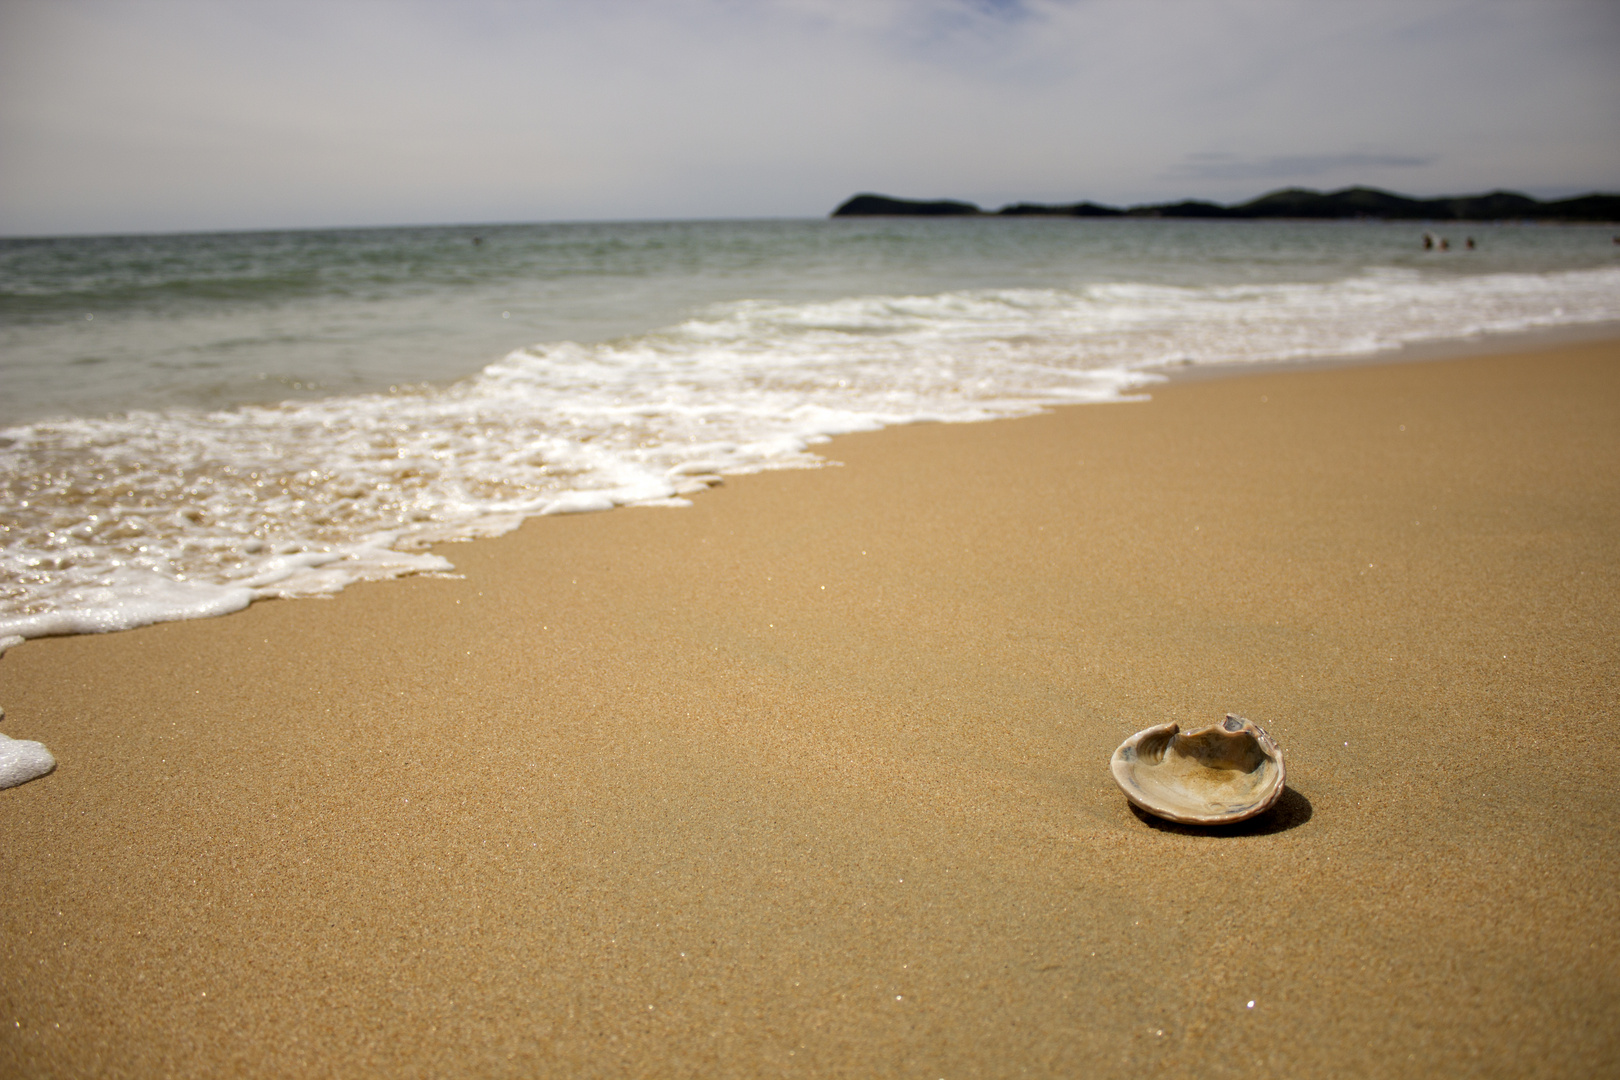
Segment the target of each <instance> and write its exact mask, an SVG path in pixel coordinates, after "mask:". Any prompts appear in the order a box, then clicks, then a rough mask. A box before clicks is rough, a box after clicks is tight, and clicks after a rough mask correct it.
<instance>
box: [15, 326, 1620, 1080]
mask: <svg viewBox="0 0 1620 1080" xmlns="http://www.w3.org/2000/svg"><path fill="white" fill-rule="evenodd" d="M1222 374H1226V375H1230V376H1232V377H1229V378H1220V379H1203V378H1192V379H1182V378H1173V379H1172V380H1171V381H1170V382H1168V383H1164V384H1159V385H1156V386H1155V387H1154V388H1153V389H1152V397H1151V400H1148V401H1144V402H1140V403H1137V404H1135V405H1134V406H1133V407H1131V408H1106V409H1104V408H1096V407H1094V406H1079V405H1076V406H1068V407H1064V408H1059V409H1053V410H1050V411H1048V412H1045V413H1041V414H1038V415H1034V416H1029V417H1023V418H1017V419H1010V420H998V421H989V422H985V423H978V424H915V425H905V426H900V427H895V428H889V429H885V430H882V431H877V432H871V433H863V434H855V435H847V436H841V437H838V438H836V439H834V440H833V441H832V442H831V443H829V444H826V445H824V446H821V447H818V448H817V452H818V453H819V454H821V455H822V456H824V457H828V458H830V459H832V460H834V461H836V462H838V466H837V467H825V468H821V469H812V470H781V471H768V472H764V473H759V474H753V475H744V476H736V477H729V478H727V480H726V482H725V483H724V485H722V486H720V487H718V488H715V489H712V490H710V491H708V492H706V493H702V494H699V495H698V496H697V497H696V498H695V499H694V505H693V506H691V507H687V508H683V509H681V510H679V511H675V512H670V511H667V510H661V509H653V508H635V507H626V508H620V509H619V510H617V511H615V512H614V513H610V514H609V513H598V514H582V515H562V516H554V517H545V518H534V519H530V520H529V521H527V522H525V523H524V524H523V525H522V526H521V527H520V528H519V529H517V530H515V531H514V532H512V533H508V534H506V535H504V536H501V537H496V538H492V539H485V540H476V541H468V542H459V543H455V544H447V545H443V546H440V547H436V548H434V549H433V550H435V551H438V552H440V553H443V554H446V555H448V556H449V557H450V558H451V560H452V561H453V562H454V563H455V564H456V567H457V575H458V576H457V577H456V578H454V579H451V578H429V577H416V578H406V579H400V580H394V581H386V582H376V583H369V584H359V585H354V586H350V587H349V588H348V589H346V590H344V591H343V592H342V593H340V594H338V595H336V596H335V597H333V598H332V599H330V600H326V601H320V602H317V601H314V600H299V601H293V602H274V601H270V602H260V603H256V604H254V605H252V606H250V607H249V608H247V609H246V610H244V611H241V612H238V613H236V614H233V615H227V616H223V617H220V618H216V619H209V620H200V621H189V622H174V623H162V624H157V625H153V626H149V627H144V628H141V629H137V630H131V631H123V632H119V633H115V634H108V635H91V636H79V637H66V638H42V639H35V640H31V641H28V642H26V643H25V644H23V645H21V646H17V647H15V648H14V649H12V650H11V651H10V652H8V653H7V654H5V656H4V657H3V659H0V704H3V705H4V706H5V708H6V714H5V719H4V721H3V725H4V727H3V730H4V732H5V733H6V734H8V735H11V736H13V737H18V738H28V739H38V740H40V741H42V742H44V744H45V745H46V746H47V747H49V748H50V749H51V750H52V751H53V752H54V753H55V754H56V756H57V759H58V762H59V765H58V768H57V770H56V772H55V773H53V774H51V775H50V776H47V777H44V778H42V779H40V780H36V781H33V782H31V783H28V784H25V785H23V786H21V787H18V788H14V789H10V790H7V791H3V792H0V829H3V830H4V834H5V836H6V837H7V842H6V844H5V846H4V848H3V849H0V877H3V880H5V881H7V882H8V888H7V896H8V903H7V904H6V905H4V908H3V910H0V987H3V989H0V1071H8V1072H15V1073H19V1074H29V1075H40V1076H57V1075H62V1076H67V1075H74V1076H97V1075H120V1074H128V1073H135V1074H157V1073H171V1074H174V1075H198V1076H202V1075H209V1074H217V1073H220V1072H224V1071H232V1072H235V1073H238V1074H243V1075H264V1076H270V1075H294V1074H300V1075H301V1074H311V1075H326V1074H332V1075H353V1074H357V1073H372V1074H375V1073H387V1074H403V1075H446V1074H472V1075H490V1076H506V1075H510V1076H534V1075H557V1076H563V1075H569V1076H586V1075H657V1076H685V1075H692V1076H697V1075H703V1076H732V1075H735V1076H757V1075H761V1074H762V1073H766V1072H770V1073H784V1074H787V1075H806V1076H811V1075H833V1076H874V1075H922V1074H923V1073H924V1072H925V1071H926V1072H928V1073H931V1074H932V1075H935V1076H951V1075H986V1076H997V1075H1012V1074H1015V1073H1019V1072H1021V1071H1028V1072H1029V1073H1033V1074H1036V1075H1076V1074H1089V1075H1098V1076H1127V1075H1141V1074H1143V1073H1147V1074H1150V1075H1155V1074H1168V1075H1181V1074H1193V1075H1207V1076H1217V1077H1219V1076H1227V1075H1231V1076H1239V1075H1252V1073H1253V1072H1254V1071H1255V1070H1256V1069H1258V1070H1259V1071H1261V1072H1264V1073H1271V1074H1287V1075H1293V1076H1301V1077H1315V1076H1323V1077H1327V1076H1343V1075H1385V1076H1413V1077H1417V1076H1427V1075H1434V1074H1442V1075H1444V1074H1452V1075H1455V1074H1462V1073H1480V1072H1484V1073H1487V1074H1492V1073H1500V1074H1502V1075H1524V1076H1549V1077H1552V1076H1564V1075H1576V1074H1594V1073H1601V1072H1603V1071H1606V1070H1611V1069H1613V1068H1615V1067H1616V1066H1617V1065H1620V1037H1617V1036H1616V1034H1615V1032H1616V1031H1620V960H1617V959H1616V956H1617V955H1620V954H1617V952H1616V950H1615V948H1614V944H1615V932H1614V927H1615V926H1616V925H1620V901H1617V900H1616V897H1617V896H1620V869H1617V868H1616V866H1615V864H1614V860H1613V859H1611V858H1609V857H1608V854H1607V853H1608V851H1609V849H1610V848H1611V847H1612V844H1613V839H1614V835H1613V822H1614V821H1615V820H1616V815H1617V814H1620V794H1617V793H1616V792H1615V790H1614V788H1613V784H1612V782H1611V778H1612V776H1613V774H1614V770H1615V769H1616V768H1617V767H1620V749H1617V748H1616V747H1615V744H1614V743H1613V742H1612V740H1610V739H1609V738H1608V737H1607V735H1606V727H1607V726H1608V724H1607V723H1605V721H1612V718H1613V716H1614V709H1615V707H1616V700H1615V689H1614V685H1615V684H1614V680H1613V674H1612V673H1613V672H1614V671H1615V670H1617V667H1620V646H1617V645H1616V643H1615V641H1614V639H1613V634H1612V627H1613V626H1614V625H1615V624H1616V622H1617V621H1620V599H1617V597H1620V588H1617V587H1616V585H1617V583H1620V340H1615V339H1612V338H1611V339H1608V340H1604V341H1599V342H1588V343H1584V344H1574V345H1560V346H1557V347H1544V348H1537V349H1536V350H1534V351H1530V352H1499V353H1485V354H1479V355H1471V356H1469V357H1467V358H1465V359H1436V360H1434V362H1432V363H1422V364H1417V363H1383V362H1357V363H1352V364H1349V365H1333V366H1328V365H1324V364H1322V363H1319V362H1310V363H1308V364H1302V365H1298V366H1291V367H1290V368H1289V369H1288V370H1275V371H1255V370H1252V369H1245V370H1243V371H1229V372H1223V373H1222ZM1226 711H1232V712H1238V713H1240V714H1243V715H1246V716H1248V717H1250V718H1251V719H1253V720H1255V721H1256V722H1258V723H1260V724H1261V725H1262V726H1264V727H1265V728H1266V729H1267V730H1268V731H1269V732H1271V734H1272V735H1273V736H1275V737H1276V738H1277V739H1278V740H1279V741H1280V742H1281V743H1282V745H1283V747H1284V752H1285V754H1286V755H1287V763H1288V776H1289V785H1290V792H1289V794H1288V795H1287V796H1285V801H1284V803H1283V804H1282V806H1281V807H1279V809H1278V810H1276V811H1273V812H1272V813H1271V814H1269V815H1267V816H1265V817H1262V818H1259V819H1256V820H1255V821H1254V822H1251V823H1248V824H1246V825H1245V826H1239V827H1235V828H1232V829H1228V830H1224V831H1214V832H1211V831H1208V830H1196V829H1188V828H1183V827H1177V826H1171V825H1169V824H1168V823H1161V822H1157V821H1155V820H1152V819H1147V818H1144V817H1142V816H1140V815H1139V814H1136V813H1134V812H1132V811H1131V810H1130V809H1129V806H1128V804H1127V803H1126V801H1125V799H1124V797H1123V796H1122V795H1121V794H1120V792H1119V791H1118V789H1117V788H1115V787H1114V785H1113V783H1112V781H1111V779H1110V777H1109V776H1108V772H1107V761H1108V756H1109V754H1110V753H1111V752H1112V751H1113V749H1114V747H1115V746H1117V745H1118V744H1119V742H1120V741H1121V740H1122V739H1123V738H1125V737H1126V736H1127V735H1129V734H1130V733H1132V732H1133V731H1136V730H1139V729H1141V728H1143V727H1146V726H1149V725H1150V724H1154V723H1160V722H1163V721H1165V720H1170V719H1174V720H1177V721H1179V722H1182V723H1183V724H1184V725H1186V726H1192V725H1200V726H1201V725H1202V724H1205V723H1212V722H1215V721H1216V720H1218V719H1219V717H1220V715H1221V714H1222V713H1224V712H1226ZM1234 1047H1240V1048H1241V1051H1242V1052H1241V1053H1234V1052H1233V1048H1234Z"/></svg>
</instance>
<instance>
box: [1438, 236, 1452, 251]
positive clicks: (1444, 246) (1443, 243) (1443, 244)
mask: <svg viewBox="0 0 1620 1080" xmlns="http://www.w3.org/2000/svg"><path fill="white" fill-rule="evenodd" d="M1440 250H1441V251H1450V250H1451V241H1450V240H1447V239H1446V238H1445V237H1443V236H1442V237H1441V238H1440Z"/></svg>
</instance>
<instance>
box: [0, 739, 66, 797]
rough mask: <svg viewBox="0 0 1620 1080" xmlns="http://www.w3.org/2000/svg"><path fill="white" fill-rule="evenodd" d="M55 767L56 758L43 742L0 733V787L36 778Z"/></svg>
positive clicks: (24, 782)
mask: <svg viewBox="0 0 1620 1080" xmlns="http://www.w3.org/2000/svg"><path fill="white" fill-rule="evenodd" d="M54 768H56V759H55V758H54V757H52V756H51V752H50V751H49V750H47V749H45V744H44V743H37V742H34V741H32V740H31V739H13V738H12V737H11V736H9V735H0V788H8V787H16V786H17V785H18V784H26V783H28V781H30V780H37V779H38V778H39V777H41V776H44V775H45V774H46V773H48V772H50V771H51V770H52V769H54Z"/></svg>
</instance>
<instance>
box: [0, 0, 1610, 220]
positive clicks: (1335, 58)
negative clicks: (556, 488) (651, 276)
mask: <svg viewBox="0 0 1620 1080" xmlns="http://www.w3.org/2000/svg"><path fill="white" fill-rule="evenodd" d="M1615 55H1620V5H1615V4H1612V3H1607V4H1595V3H1581V2H1578V0H1541V2H1540V3H1538V4H1536V5H1533V6H1531V5H1524V6H1520V5H1515V4H1509V3H1501V2H1497V0H1407V2H1402V3H1396V2H1394V0H1359V2H1358V3H1355V4H1336V5H1335V4H1321V3H1319V2H1316V0H1225V2H1221V3H1216V2H1213V0H1197V2H1188V0H1155V2H1152V3H1142V2H1134V0H1133V2H1121V0H858V2H857V0H658V2H653V0H596V2H592V3H585V2H567V0H532V2H523V3H518V2H503V0H463V2H461V3H458V4H456V5H448V4H443V3H435V2H428V0H389V2H378V0H346V2H344V3H340V4H331V3H313V2H308V0H280V2H276V3H270V2H260V0H237V2H233V3H230V4H218V3H201V2H188V0H123V2H110V0H54V2H51V3H43V2H30V0H0V147H4V148H5V152H4V153H3V154H0V233H12V234H15V233H19V232H51V231H113V230H141V229H171V228H199V229H201V228H227V227H275V226H283V225H328V224H330V225H338V224H385V223H408V222H434V221H490V220H507V221H513V220H527V221H533V220H564V219H581V218H630V217H725V216H771V215H812V214H814V215H819V214H823V213H826V212H827V211H828V210H829V209H831V207H833V206H835V205H836V204H837V203H838V202H839V201H841V200H842V199H843V198H845V197H847V196H848V195H849V194H851V193H853V192H855V191H858V190H882V191H890V192H893V193H895V194H900V195H916V196H954V197H959V198H964V199H971V200H973V201H975V202H979V203H981V204H983V205H998V204H1000V203H1003V202H1010V201H1014V200H1018V199H1032V200H1038V201H1070V200H1074V199H1081V198H1091V199H1096V200H1098V201H1101V202H1110V203H1135V202H1147V201H1159V200H1162V199H1168V198H1181V197H1189V196H1191V197H1202V198H1211V199H1217V200H1221V201H1230V200H1233V199H1241V198H1245V197H1250V196H1252V195H1254V194H1256V192H1255V190H1254V188H1255V187H1256V186H1257V185H1259V184H1262V183H1273V182H1275V181H1285V182H1286V181H1292V180H1301V181H1304V180H1320V181H1321V182H1323V183H1327V182H1339V181H1343V182H1356V181H1365V182H1369V183H1384V184H1393V183H1395V182H1397V181H1398V182H1399V184H1400V185H1401V188H1400V189H1401V190H1406V191H1409V192H1411V193H1413V194H1425V193H1433V192H1437V191H1457V190H1469V189H1472V188H1476V187H1478V188H1484V187H1497V186H1508V187H1517V188H1524V189H1530V190H1541V191H1545V190H1547V189H1548V188H1558V187H1563V188H1567V189H1576V188H1582V189H1590V188H1594V187H1616V186H1620V142H1617V140H1615V139H1614V137H1613V133H1614V132H1615V131H1616V130H1620V65H1615V64H1614V62H1613V57H1614V56H1615Z"/></svg>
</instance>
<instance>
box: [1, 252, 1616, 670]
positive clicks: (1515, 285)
mask: <svg viewBox="0 0 1620 1080" xmlns="http://www.w3.org/2000/svg"><path fill="white" fill-rule="evenodd" d="M1617 319H1620V269H1598V270H1582V271H1569V272H1560V273H1548V274H1494V275H1483V276H1475V277H1450V278H1446V277H1434V276H1424V275H1421V274H1419V273H1417V272H1415V271H1406V270H1377V271H1371V272H1367V273H1364V274H1361V275H1359V276H1357V277H1353V278H1351V279H1348V280H1343V281H1337V282H1315V283H1300V284H1294V283H1285V284H1256V285H1243V286H1230V285H1225V286H1205V287H1185V286H1169V285H1158V284H1140V283H1137V284H1132V283H1115V284H1101V285H1087V286H1082V287H1077V288H1074V289H1056V288H1040V289H991V290H969V291H955V292H947V293H941V294H937V295H929V296H860V297H852V298H848V299H843V300H833V301H824V302H814V303H797V304H793V303H783V302H774V301H761V300H747V301H739V302H736V303H729V304H723V305H718V306H715V307H712V308H709V309H706V310H704V311H703V312H701V313H700V314H698V315H697V316H695V317H693V318H691V319H688V320H687V321H685V322H683V323H681V324H679V325H677V326H671V327H667V328H665V329H663V330H660V331H657V332H654V333H649V334H643V335H640V336H636V337H629V338H623V339H619V340H615V341H610V342H604V343H600V344H595V345H581V344H576V343H571V342H563V343H552V344H546V345H537V346H534V347H533V348H529V349H523V350H519V351H517V352H514V353H512V354H510V355H509V356H507V357H505V358H504V359H502V360H500V361H499V362H497V363H495V364H492V365H490V366H489V367H488V368H487V369H485V370H484V371H483V372H482V373H480V374H479V375H478V376H476V377H474V378H471V379H467V380H464V381H462V382H460V383H457V384H454V385H452V386H449V387H444V388H438V389H435V388H429V387H416V388H410V389H406V390H401V391H399V392H395V393H389V394H371V395H360V396H353V397H343V398H332V399H328V400H324V401H313V402H301V403H288V404H284V405H280V406H274V407H263V406H250V407H242V408H237V409H231V410H226V411H220V412H200V411H186V410H173V411H169V412H162V413H157V412H139V413H131V414H129V415H127V416H122V417H113V418H105V419H80V420H67V421H60V422H50V423H39V424H31V425H27V426H23V427H16V428H11V429H9V430H6V431H4V432H0V506H3V507H5V508H6V512H7V516H8V521H7V522H6V524H7V525H8V526H9V527H7V528H5V529H4V530H0V639H5V638H8V637H37V636H41V635H44V634H61V633H83V632H92V631H101V630H115V629H123V628H128V627H134V626H141V625H144V624H146V623H150V622H156V621H160V620H165V619H177V618H196V617H201V616H206V615H214V614H221V613H224V612H227V611H234V610H237V609H239V608H241V607H243V606H245V605H246V604H248V603H249V602H251V601H252V600H254V599H257V598H261V597H271V596H280V597H291V596H311V595H320V594H327V593H331V592H335V591H337V590H338V589H341V588H343V587H344V586H346V585H348V584H350V583H352V582H355V581H362V580H375V579H380V578H388V577H396V576H400V575H403V574H417V573H424V572H445V571H448V570H450V569H452V567H451V565H450V563H448V562H447V561H446V560H445V559H443V558H441V557H438V556H436V555H433V554H431V553H429V552H426V551H424V550H423V548H424V547H425V546H426V545H428V544H430V543H434V542H438V541H442V540H448V539H455V538H460V537H470V536H488V535H494V534H497V533H500V532H503V531H506V530H508V529H510V528H513V527H515V525H516V524H517V523H518V522H520V521H521V520H523V518H525V517H527V516H531V515H538V514H560V513H581V512H591V511H600V510H606V509H610V508H612V507H615V506H624V505H650V506H678V505H683V504H684V503H685V497H686V496H688V495H691V494H693V493H694V492H696V491H698V490H701V489H702V488H703V487H704V486H706V485H707V484H708V483H712V482H713V481H714V479H715V478H717V477H719V476H721V475H724V474H737V473H746V472H753V471H758V470H761V469H774V468H801V467H812V466H815V465H818V464H820V463H821V459H820V458H819V457H818V456H817V455H816V454H815V453H814V450H813V448H814V447H815V446H817V445H819V444H820V443H822V442H824V441H825V440H826V439H827V438H829V437H831V436H834V435H840V434H844V433H847V432H855V431H868V430H873V429H876V428H880V427H884V426H888V425H893V424H902V423H912V422H917V421H922V420H934V421H949V422H963V421H975V420H986V419H991V418H995V417H1002V416H1016V415H1021V414H1026V413H1030V412H1033V411H1037V410H1039V409H1041V408H1043V407H1045V406H1048V405H1053V404H1063V403H1072V402H1107V401H1123V400H1129V399H1130V398H1131V397H1132V396H1133V395H1134V394H1135V393H1136V392H1138V391H1139V390H1141V389H1142V388H1144V387H1146V386H1148V385H1150V384H1151V383H1153V382H1154V381H1155V380H1156V379H1158V378H1159V377H1158V376H1156V375H1153V374H1150V373H1148V370H1147V369H1150V368H1152V367H1155V366H1159V365H1164V364H1169V363H1177V362H1186V363H1195V364H1220V363H1233V362H1241V361H1252V360H1283V359H1295V358H1303V357H1310V356H1322V355H1344V354H1347V353H1356V352H1370V351H1374V350H1379V349H1388V348H1394V347H1396V346H1399V345H1402V344H1408V343H1413V342H1420V341H1428V340H1438V339H1446V338H1462V337H1467V336H1471V335H1477V334H1482V333H1492V332H1500V331H1514V330H1524V329H1530V328H1534V327H1540V326H1553V325H1561V324H1573V323H1580V322H1592V321H1602V320H1617Z"/></svg>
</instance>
